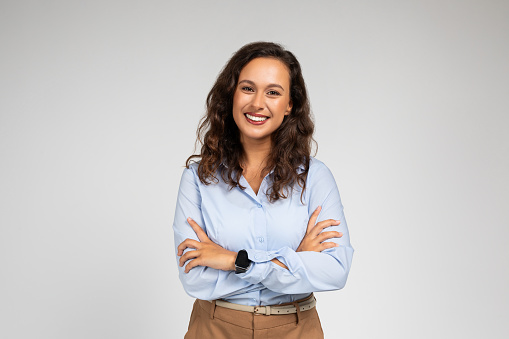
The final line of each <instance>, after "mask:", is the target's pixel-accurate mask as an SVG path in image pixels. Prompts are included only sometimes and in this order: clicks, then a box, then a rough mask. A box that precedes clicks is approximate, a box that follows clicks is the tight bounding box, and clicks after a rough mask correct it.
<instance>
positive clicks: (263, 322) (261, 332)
mask: <svg viewBox="0 0 509 339" xmlns="http://www.w3.org/2000/svg"><path fill="white" fill-rule="evenodd" d="M306 299H307V298H306ZM306 299H303V300H306ZM299 301H302V300H299ZM284 305H291V303H290V304H284ZM261 338H263V339H323V331H322V326H321V324H320V319H319V318H318V313H317V311H316V307H314V308H312V309H310V310H308V311H304V312H302V311H299V312H297V313H293V314H273V315H269V316H267V315H259V314H254V313H250V312H243V311H237V310H231V309H229V308H224V307H220V306H216V305H215V303H211V302H209V301H206V300H200V299H196V301H195V302H194V307H193V312H192V313H191V319H190V321H189V327H188V331H187V334H186V335H185V337H184V339H261Z"/></svg>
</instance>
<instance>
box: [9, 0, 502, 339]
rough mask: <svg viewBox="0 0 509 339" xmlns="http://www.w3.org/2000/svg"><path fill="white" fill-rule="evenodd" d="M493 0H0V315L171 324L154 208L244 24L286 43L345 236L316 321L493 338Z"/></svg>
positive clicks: (394, 334)
mask: <svg viewBox="0 0 509 339" xmlns="http://www.w3.org/2000/svg"><path fill="white" fill-rule="evenodd" d="M508 18H509V3H508V2H507V1H443V0H440V1H438V0H437V1H317V2H313V3H312V2H310V1H300V2H299V1H276V2H274V1H138V2H135V1H79V2H78V1H19V0H17V1H5V0H2V1H1V5H0V46H1V47H0V48H1V54H0V61H1V63H0V74H1V75H0V112H1V116H0V141H1V143H0V159H1V163H0V225H1V229H0V231H1V233H0V278H1V279H0V337H2V338H48V339H49V338H51V339H60V338H61V339H67V338H77V339H78V338H144V339H145V338H181V337H183V334H184V333H185V330H186V328H187V323H188V319H189V315H190V312H191V306H192V302H193V299H192V298H190V297H188V296H187V295H186V294H185V293H184V290H183V289H182V287H181V285H180V282H179V280H178V277H177V269H176V260H175V258H174V255H173V251H174V249H173V235H172V230H171V225H172V222H173V212H174V209H175V200H176V195H177V190H178V184H179V181H180V175H181V173H182V170H183V167H182V166H183V164H184V161H185V160H186V158H187V157H188V156H189V155H190V154H191V153H192V151H193V146H194V141H195V131H196V127H197V125H198V120H199V118H200V117H201V115H202V114H203V112H204V102H205V97H206V94H207V92H208V90H209V89H210V87H211V85H212V84H213V82H214V80H215V77H216V76H217V74H218V72H219V71H220V69H221V67H222V66H223V65H224V63H225V62H226V60H227V59H228V58H229V57H230V55H231V54H232V53H233V52H234V51H235V50H237V49H238V48H239V47H240V46H242V45H243V44H245V43H248V42H251V41H257V40H270V41H276V42H280V43H283V44H284V45H285V46H286V47H287V48H289V49H290V50H291V51H293V52H294V53H295V54H296V55H297V57H298V58H299V60H300V61H301V64H302V67H303V72H304V77H305V79H306V82H307V85H308V88H309V93H310V97H311V102H312V107H313V111H314V116H315V120H316V139H317V141H318V143H319V151H318V154H317V158H318V159H320V160H322V161H323V162H325V163H326V164H327V166H328V167H329V168H330V169H331V170H332V172H333V174H334V176H335V178H336V181H337V183H338V187H339V190H340V193H341V196H342V199H343V203H344V206H345V213H346V217H347V220H348V224H349V228H350V232H351V239H352V244H353V246H354V248H355V250H356V252H355V255H354V261H353V267H352V270H351V273H350V277H349V281H348V283H347V286H346V288H345V289H343V290H341V291H334V292H327V293H319V294H318V298H319V301H318V302H319V304H318V310H319V312H320V314H321V318H322V324H323V327H324V330H325V333H326V337H327V338H452V337H462V338H479V337H484V338H507V337H508V336H509V325H508V321H507V319H508V315H509V311H508V305H509V293H508V292H507V286H508V285H509V273H508V267H509V265H508V260H507V258H508V256H509V251H508V249H507V248H506V247H505V243H506V242H507V239H508V238H509V231H508V222H507V218H506V214H507V213H504V212H506V211H507V205H508V203H509V199H508V198H509V197H508V191H509V190H508V188H509V187H508V186H509V180H508V176H507V173H508V172H509V161H508V154H509V139H508V137H507V134H506V129H507V128H508V127H509V119H508V113H509V110H508V106H509V105H508V97H509V81H508V79H509V63H508V60H509V39H508V38H509V20H508Z"/></svg>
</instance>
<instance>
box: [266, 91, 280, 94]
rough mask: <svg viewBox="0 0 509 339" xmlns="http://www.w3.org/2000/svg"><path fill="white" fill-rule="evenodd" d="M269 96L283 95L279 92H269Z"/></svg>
mask: <svg viewBox="0 0 509 339" xmlns="http://www.w3.org/2000/svg"><path fill="white" fill-rule="evenodd" d="M267 94H268V95H281V93H279V92H278V91H274V90H272V91H268V92H267Z"/></svg>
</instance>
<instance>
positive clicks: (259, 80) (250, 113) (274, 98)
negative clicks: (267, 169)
mask: <svg viewBox="0 0 509 339" xmlns="http://www.w3.org/2000/svg"><path fill="white" fill-rule="evenodd" d="M291 109H292V103H291V100H290V74H289V73H288V69H287V68H286V65H285V64H284V63H282V62H281V61H279V60H277V59H272V58H256V59H253V60H251V61H250V62H249V63H247V64H246V65H245V66H244V68H243V69H242V70H241V71H240V75H239V80H238V82H237V88H236V89H235V94H234V96H233V119H234V120H235V123H236V124H237V127H238V128H239V131H240V141H241V142H242V144H244V143H246V142H256V143H270V135H271V134H272V133H273V132H274V131H275V130H276V129H277V128H278V127H279V126H280V125H281V123H282V122H283V119H284V117H285V115H289V114H290V112H291Z"/></svg>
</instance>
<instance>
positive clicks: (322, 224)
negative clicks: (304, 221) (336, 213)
mask: <svg viewBox="0 0 509 339" xmlns="http://www.w3.org/2000/svg"><path fill="white" fill-rule="evenodd" d="M340 223H341V222H340V221H339V220H334V219H327V220H323V221H320V222H319V223H318V224H316V225H315V227H313V229H312V230H311V233H310V235H312V236H315V237H316V236H317V235H318V234H320V232H322V231H323V230H324V229H325V228H327V227H330V226H337V225H339V224H340Z"/></svg>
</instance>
